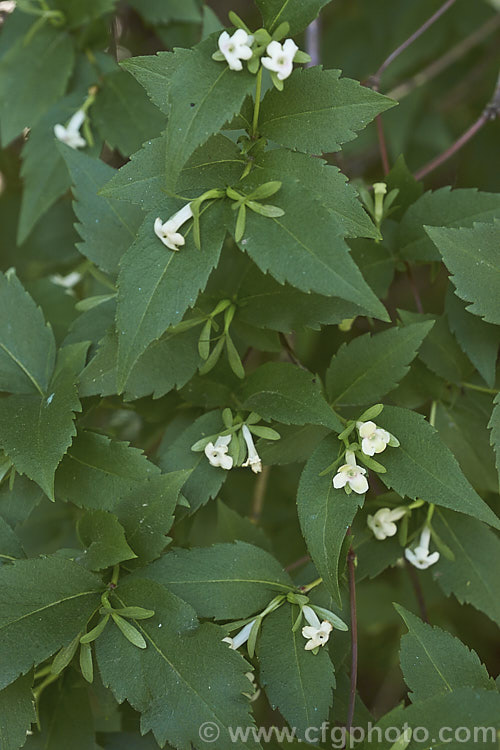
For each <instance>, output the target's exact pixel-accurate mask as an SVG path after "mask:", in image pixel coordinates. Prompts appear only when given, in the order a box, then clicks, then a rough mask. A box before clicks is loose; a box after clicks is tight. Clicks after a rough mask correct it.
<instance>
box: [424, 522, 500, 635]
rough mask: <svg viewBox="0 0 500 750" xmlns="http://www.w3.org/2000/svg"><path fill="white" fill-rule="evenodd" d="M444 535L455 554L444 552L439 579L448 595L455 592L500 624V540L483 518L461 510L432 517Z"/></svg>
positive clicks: (462, 599)
mask: <svg viewBox="0 0 500 750" xmlns="http://www.w3.org/2000/svg"><path fill="white" fill-rule="evenodd" d="M432 524H433V527H434V528H435V529H436V531H437V533H438V534H439V536H440V537H441V539H442V540H443V541H444V542H445V544H447V545H448V547H449V548H450V549H451V550H452V552H453V554H454V555H455V561H454V562H451V561H450V560H447V559H446V558H445V557H443V556H441V559H440V560H439V563H438V566H437V570H436V581H437V583H438V584H439V585H440V587H441V588H442V590H443V591H444V593H445V594H446V595H447V596H450V594H454V595H455V596H456V598H457V599H458V601H459V602H460V603H462V604H463V603H464V602H466V603H467V604H472V606H473V607H476V609H479V610H480V611H481V612H484V613H485V614H487V615H488V617H489V618H491V619H492V620H493V621H494V622H496V623H497V624H498V625H500V580H499V577H498V575H497V570H496V566H494V565H492V564H491V563H492V560H498V559H499V555H500V541H499V539H498V537H497V536H496V535H495V533H494V532H492V531H491V529H489V528H488V527H487V526H485V525H484V524H482V523H480V522H479V521H471V519H470V518H464V517H463V516H461V515H460V514H459V513H443V512H442V511H438V512H437V514H436V515H435V517H434V519H433V521H432Z"/></svg>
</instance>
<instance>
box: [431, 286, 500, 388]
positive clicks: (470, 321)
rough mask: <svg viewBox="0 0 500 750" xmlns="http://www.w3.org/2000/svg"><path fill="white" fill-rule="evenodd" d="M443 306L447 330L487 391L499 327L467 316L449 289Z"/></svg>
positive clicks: (492, 376)
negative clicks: (447, 325)
mask: <svg viewBox="0 0 500 750" xmlns="http://www.w3.org/2000/svg"><path fill="white" fill-rule="evenodd" d="M445 304H446V314H447V316H448V321H449V324H450V328H451V330H452V332H453V333H454V334H455V337H456V339H457V341H458V343H459V344H460V346H461V348H462V351H464V352H465V354H466V355H467V356H468V357H469V359H470V361H471V362H472V364H473V365H475V367H477V369H478V371H479V373H480V374H481V376H482V377H483V378H484V380H485V381H486V383H487V384H488V385H489V386H490V388H493V386H494V385H495V370H496V361H497V357H498V349H499V347H500V328H496V327H495V326H494V325H490V324H489V323H485V322H484V320H478V318H477V317H476V316H475V315H471V314H470V313H469V312H468V311H467V310H466V307H465V304H464V302H462V300H460V299H459V298H458V297H457V296H456V295H455V294H453V292H452V291H451V288H448V292H447V294H446V301H445Z"/></svg>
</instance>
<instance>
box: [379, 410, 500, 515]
mask: <svg viewBox="0 0 500 750" xmlns="http://www.w3.org/2000/svg"><path fill="white" fill-rule="evenodd" d="M377 423H378V424H380V426H381V427H384V428H385V429H386V430H388V431H389V432H391V433H392V434H393V435H395V436H396V437H397V438H398V440H399V441H400V443H401V445H400V447H399V448H394V449H393V450H386V451H384V465H385V467H386V469H387V473H386V474H383V475H381V477H380V478H381V480H382V481H383V483H384V484H385V485H386V486H387V487H388V488H389V489H394V490H395V491H396V492H397V493H398V494H399V495H401V496H402V497H404V496H405V495H407V496H408V497H410V498H411V499H412V500H415V499H416V498H417V497H418V498H421V499H422V500H425V501H426V502H429V503H435V504H436V505H440V506H442V507H444V508H450V509H451V510H456V511H459V512H460V513H465V514H467V515H469V516H472V517H473V518H477V519H478V520H480V521H484V522H485V523H488V524H490V526H494V527H495V528H497V529H498V528H500V521H499V520H498V518H497V517H496V515H495V514H494V513H493V511H492V510H491V509H490V508H489V506H488V505H487V504H486V503H485V502H484V500H482V499H481V498H480V497H479V495H478V494H477V493H476V491H475V490H474V489H473V488H472V487H471V485H470V484H469V483H468V481H467V480H466V478H465V477H464V475H463V474H462V471H461V469H460V467H459V465H458V463H457V461H456V459H455V458H454V456H453V454H452V453H451V452H450V450H449V448H447V447H446V445H445V444H444V443H443V442H442V441H441V439H440V437H439V434H438V432H437V431H436V430H435V429H434V427H432V426H431V425H430V424H429V423H428V422H427V421H426V420H425V418H424V417H423V416H422V415H421V414H417V413H416V412H412V411H409V410H407V409H401V408H400V407H397V406H386V407H385V408H384V411H383V412H382V414H381V415H380V416H379V417H378V419H377Z"/></svg>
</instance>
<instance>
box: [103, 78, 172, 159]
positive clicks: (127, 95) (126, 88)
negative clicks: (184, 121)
mask: <svg viewBox="0 0 500 750" xmlns="http://www.w3.org/2000/svg"><path fill="white" fill-rule="evenodd" d="M92 124H93V125H95V127H96V128H97V131H98V132H99V134H100V135H101V137H102V138H103V139H104V140H105V141H106V143H108V144H109V145H110V146H111V148H117V149H118V150H119V151H120V152H121V153H122V154H123V155H124V156H130V154H133V153H134V151H137V149H139V148H140V147H141V145H142V144H143V143H144V141H146V140H148V138H149V139H150V138H155V137H156V136H157V135H158V133H159V132H160V131H161V130H162V129H163V127H164V125H165V117H164V116H163V115H162V114H161V113H160V112H158V109H157V108H156V107H155V106H154V105H153V104H151V102H150V101H149V99H148V98H147V96H146V93H145V92H144V91H143V89H142V88H141V86H140V85H139V84H138V83H137V81H135V80H134V79H133V78H132V76H130V75H129V74H128V73H127V72H125V71H123V70H116V71H113V72H111V73H108V74H107V75H105V76H103V77H102V80H101V82H100V85H99V92H98V94H97V96H96V100H95V103H94V105H93V107H92Z"/></svg>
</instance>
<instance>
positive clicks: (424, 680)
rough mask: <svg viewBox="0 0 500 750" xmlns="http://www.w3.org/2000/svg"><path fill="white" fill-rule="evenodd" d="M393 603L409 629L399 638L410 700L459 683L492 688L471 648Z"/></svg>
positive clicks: (485, 688) (485, 672)
mask: <svg viewBox="0 0 500 750" xmlns="http://www.w3.org/2000/svg"><path fill="white" fill-rule="evenodd" d="M394 606H395V608H396V611H397V612H398V614H400V615H401V617H402V618H403V620H404V622H405V625H406V626H407V628H408V631H409V632H408V634H407V635H404V636H403V637H402V639H401V669H402V670H403V676H404V680H405V682H406V684H407V685H408V687H409V689H410V690H411V693H410V698H411V701H412V703H415V702H416V701H421V700H425V699H426V698H429V697H430V696H438V695H441V694H443V693H451V692H453V691H454V690H457V689H459V688H462V687H471V688H477V689H478V690H480V689H484V690H495V689H496V688H495V683H494V682H493V680H492V679H491V677H490V676H489V675H488V672H487V670H486V668H485V666H484V664H481V662H480V660H479V657H478V655H477V654H476V652H475V651H472V650H469V649H468V648H467V646H465V645H464V644H463V643H462V642H461V641H459V640H458V638H454V637H453V636H452V635H451V634H450V633H447V632H446V631H445V630H441V628H437V627H432V626H431V625H427V624H426V623H425V622H422V620H420V619H419V618H418V617H415V615H413V614H412V613H411V612H408V610H406V609H404V607H400V606H399V605H398V604H395V605H394Z"/></svg>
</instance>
